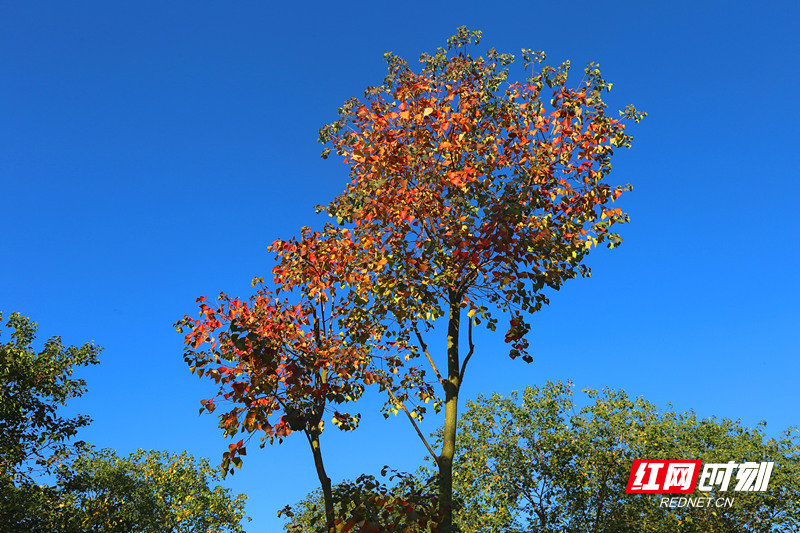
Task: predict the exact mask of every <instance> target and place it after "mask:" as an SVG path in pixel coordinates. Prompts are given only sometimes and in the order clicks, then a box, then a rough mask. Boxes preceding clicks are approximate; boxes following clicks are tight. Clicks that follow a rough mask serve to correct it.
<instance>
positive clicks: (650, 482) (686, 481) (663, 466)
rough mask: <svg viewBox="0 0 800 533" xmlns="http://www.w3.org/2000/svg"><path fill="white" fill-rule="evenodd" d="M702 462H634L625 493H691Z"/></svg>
mask: <svg viewBox="0 0 800 533" xmlns="http://www.w3.org/2000/svg"><path fill="white" fill-rule="evenodd" d="M701 464H702V461H642V460H638V459H637V460H635V461H634V462H633V467H632V468H631V475H630V477H629V478H628V486H627V487H626V488H625V492H634V493H642V492H658V493H691V492H694V488H695V486H696V485H697V476H698V474H699V473H700V465H701Z"/></svg>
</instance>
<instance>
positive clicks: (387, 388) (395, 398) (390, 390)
mask: <svg viewBox="0 0 800 533" xmlns="http://www.w3.org/2000/svg"><path fill="white" fill-rule="evenodd" d="M386 391H387V392H388V393H389V396H391V397H392V400H394V402H395V405H399V406H400V408H401V409H402V410H403V412H404V413H405V414H406V416H407V417H408V420H409V422H411V425H412V426H414V429H415V430H416V432H417V435H419V438H420V439H422V444H424V445H425V447H426V448H427V449H428V453H430V454H431V457H433V459H434V460H436V453H435V452H434V451H433V448H431V445H430V444H428V440H427V439H426V438H425V436H424V435H423V434H422V431H420V429H419V426H418V425H417V421H416V420H414V417H413V416H411V413H410V412H409V411H408V408H407V407H406V405H405V404H404V403H403V402H401V401H400V400H398V399H397V396H395V395H394V392H392V389H391V388H390V387H389V386H387V387H386Z"/></svg>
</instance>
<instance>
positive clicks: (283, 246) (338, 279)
mask: <svg viewBox="0 0 800 533" xmlns="http://www.w3.org/2000/svg"><path fill="white" fill-rule="evenodd" d="M355 247H356V243H354V242H353V241H352V240H351V233H350V231H349V230H347V229H341V228H333V227H330V226H328V227H326V228H325V229H324V231H322V232H317V231H311V230H309V229H306V228H304V229H303V230H302V231H301V236H300V238H298V239H291V240H287V241H282V240H277V241H275V242H274V243H273V244H272V245H271V247H270V250H271V251H272V252H274V254H275V257H276V260H277V264H276V266H275V267H274V269H273V272H272V274H273V275H272V278H273V279H272V282H273V283H272V285H273V286H274V290H270V289H269V288H268V287H267V286H265V285H264V284H263V279H260V278H257V279H254V280H253V284H254V285H260V286H261V288H260V289H259V290H258V291H257V292H256V294H255V295H254V296H252V297H251V298H250V300H249V301H242V300H240V299H236V298H231V297H229V296H227V295H225V294H221V295H220V296H219V298H218V304H216V305H213V306H212V305H209V304H207V303H206V298H205V297H203V298H199V299H198V302H200V318H199V319H196V318H191V317H188V316H185V317H184V318H183V319H182V320H181V321H179V322H178V323H177V324H176V325H177V327H178V330H179V331H183V330H187V333H186V336H185V342H186V352H185V360H186V362H187V363H188V364H189V365H190V369H191V371H192V372H194V373H196V374H197V375H198V376H200V377H206V378H209V379H212V380H214V382H215V383H217V384H218V385H219V391H218V394H217V396H216V397H214V398H209V399H207V400H203V401H202V402H201V403H202V405H203V407H202V408H201V412H203V411H207V412H214V411H215V410H216V409H217V404H225V405H228V406H229V407H230V408H229V409H228V410H226V411H225V412H223V413H222V414H220V417H219V419H220V427H221V428H222V429H223V431H224V434H225V436H228V437H233V436H234V435H237V434H238V433H244V434H245V437H243V438H242V439H240V440H239V441H238V442H236V443H234V444H231V445H230V446H229V447H228V451H226V452H225V453H224V454H223V466H224V468H225V469H226V470H228V469H230V470H229V471H230V472H231V473H232V472H233V471H234V470H233V468H232V467H239V466H241V462H242V459H241V456H242V455H244V454H245V453H246V444H247V441H248V440H249V439H250V438H252V437H253V436H254V435H258V436H259V438H260V441H261V446H262V447H263V446H264V445H265V444H266V443H267V442H269V443H272V442H274V441H275V440H276V439H277V440H278V441H279V442H280V441H282V440H283V439H284V438H286V437H287V436H289V435H290V434H291V433H292V432H301V433H303V434H304V435H305V437H306V439H307V440H308V443H309V446H310V448H311V452H312V455H313V459H314V465H315V467H316V471H317V475H318V478H319V482H320V487H321V490H322V492H323V495H324V502H325V522H326V527H327V529H328V530H333V528H334V525H335V524H334V521H335V514H334V505H333V497H332V493H331V480H330V478H329V477H328V475H327V473H326V471H325V466H324V462H323V457H322V448H321V444H320V436H321V434H322V431H323V429H324V426H325V419H324V415H325V413H326V412H328V411H330V413H329V414H331V415H332V417H331V421H332V422H333V424H334V425H336V426H338V428H339V429H341V430H352V429H355V428H356V427H357V425H358V421H359V415H358V414H350V413H347V412H340V411H339V410H337V409H336V408H335V406H337V405H341V404H345V403H347V402H351V401H354V400H356V399H358V398H359V397H360V396H361V394H362V392H363V390H364V387H365V384H367V383H369V375H370V374H369V371H368V368H369V365H370V362H371V361H372V360H373V359H375V358H379V357H380V353H382V351H387V353H388V350H390V348H389V347H385V346H382V345H380V344H379V343H377V342H372V339H375V338H378V337H379V336H380V331H379V330H376V329H374V328H373V325H372V322H371V321H370V320H369V319H368V317H364V316H357V315H354V314H353V313H352V309H353V308H354V305H353V302H352V299H353V298H354V297H355V295H354V293H353V292H352V291H350V290H348V289H347V286H348V285H352V284H360V283H364V282H365V279H361V278H363V277H364V276H365V274H364V273H363V272H359V271H358V270H357V269H354V268H350V266H349V265H351V264H352V262H353V255H354V253H355V252H356V250H355ZM345 265H348V268H345ZM281 293H283V294H284V295H285V296H284V297H283V298H281V296H280V295H281ZM355 318H358V319H359V320H358V321H355ZM345 332H347V334H345ZM351 338H354V339H356V340H355V341H351ZM217 400H218V401H217Z"/></svg>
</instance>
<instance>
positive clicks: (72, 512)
mask: <svg viewBox="0 0 800 533" xmlns="http://www.w3.org/2000/svg"><path fill="white" fill-rule="evenodd" d="M220 479H221V472H220V470H219V469H218V468H211V467H210V465H209V463H208V461H207V460H206V459H200V460H199V461H196V460H195V459H194V457H192V456H191V455H190V454H188V453H186V452H183V453H181V454H173V453H169V452H159V451H144V450H139V451H137V452H136V453H133V454H131V455H130V456H128V457H125V458H120V457H117V456H116V454H115V453H114V452H113V451H111V450H102V451H100V452H97V453H93V454H90V455H86V456H81V457H79V458H77V459H76V460H75V461H74V462H73V463H72V464H71V465H70V468H69V469H68V470H66V471H65V472H64V475H63V479H62V480H61V482H60V486H61V488H62V501H61V502H60V505H61V506H62V509H63V510H64V513H63V514H64V517H65V522H66V524H65V526H64V529H65V530H66V531H83V532H89V531H97V532H120V533H129V532H137V533H167V532H169V533H193V532H201V531H202V532H204V533H223V532H231V533H240V532H242V531H243V529H242V526H241V521H242V520H243V518H244V502H245V496H244V495H241V494H240V495H237V496H235V497H232V496H231V495H230V494H229V492H230V491H229V489H225V488H223V487H220V486H219V485H217V486H213V487H212V486H211V483H213V482H218V481H219V480H220Z"/></svg>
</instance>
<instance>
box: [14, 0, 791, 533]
mask: <svg viewBox="0 0 800 533" xmlns="http://www.w3.org/2000/svg"><path fill="white" fill-rule="evenodd" d="M266 5H267V3H266V2H235V3H217V2H214V3H212V2H128V1H125V2H99V1H92V2H90V1H86V2H37V1H27V2H7V1H4V2H0V217H1V220H2V231H0V310H2V311H4V312H5V313H6V315H7V314H8V313H10V312H11V311H20V312H22V313H23V314H25V315H28V316H30V317H32V318H33V319H34V320H36V321H38V322H39V323H40V325H41V329H40V340H42V341H43V340H44V339H45V338H47V337H50V336H52V335H62V336H63V338H64V341H65V342H67V343H70V344H81V343H83V342H86V341H88V340H94V341H95V342H96V343H97V344H99V345H101V346H103V347H105V351H104V352H103V354H102V363H101V365H99V366H97V367H95V368H92V369H90V370H88V371H84V372H81V375H82V376H83V377H85V378H86V379H87V380H88V384H89V392H88V393H87V394H86V395H85V397H84V398H82V399H80V400H79V401H76V402H74V404H73V406H72V407H73V408H74V409H76V410H78V411H80V412H86V413H88V414H90V415H91V416H92V417H93V418H94V423H93V424H92V426H91V427H90V428H88V429H87V430H85V431H84V432H83V437H84V438H85V439H86V440H88V441H90V442H92V443H93V444H95V445H97V446H100V447H112V448H116V449H117V450H118V451H119V452H120V453H128V452H130V451H133V450H135V449H136V448H140V447H141V448H158V449H169V450H174V451H179V450H183V449H187V450H189V451H190V452H191V453H193V454H195V455H198V456H206V457H210V458H211V459H212V461H217V460H218V459H219V457H220V454H221V453H222V451H223V450H224V449H225V444H226V442H225V441H223V439H222V436H221V433H220V431H219V430H218V429H217V427H216V419H215V418H213V417H212V416H202V417H198V414H197V410H198V408H199V404H198V401H199V399H200V398H204V397H208V396H211V395H212V394H213V391H214V388H213V387H212V383H211V382H206V381H199V380H198V379H197V378H196V377H195V376H192V375H190V374H189V372H188V369H187V367H186V365H185V364H184V362H183V359H182V345H181V340H182V339H181V336H180V335H179V334H177V333H176V332H175V331H174V329H173V328H172V324H173V323H174V322H175V321H176V320H177V319H179V318H180V317H181V316H182V315H183V314H184V313H194V312H195V309H196V307H195V303H194V301H195V298H196V297H197V296H199V295H209V296H214V295H216V294H217V293H219V292H220V291H221V290H224V291H226V292H228V293H230V294H234V295H241V296H246V295H248V294H249V292H250V285H249V282H250V279H251V278H252V277H253V276H255V275H266V274H268V266H269V265H268V255H267V252H266V247H267V245H268V244H269V243H270V242H272V241H273V240H274V239H276V238H278V237H290V236H292V235H294V234H296V233H297V231H298V229H299V228H300V227H301V226H303V225H309V224H319V223H320V219H319V218H318V217H316V216H315V215H314V210H313V206H314V205H315V204H319V203H324V202H326V201H327V200H328V199H330V198H331V197H332V196H333V195H334V194H336V193H337V192H338V191H340V190H341V189H342V187H343V185H344V183H345V181H346V168H345V167H344V166H343V165H342V164H341V163H339V162H337V161H335V160H334V159H333V158H332V159H331V160H328V161H323V160H321V159H320V158H319V152H320V148H321V147H320V146H319V145H318V144H317V143H316V138H317V131H318V128H319V127H320V126H321V125H322V124H324V123H326V122H329V121H331V120H333V119H334V118H335V112H336V109H337V107H338V106H339V105H340V104H341V103H342V102H343V101H344V100H345V99H346V98H348V97H350V96H352V95H359V94H361V93H362V91H363V89H364V88H365V87H366V86H367V85H370V84H376V83H378V82H379V81H380V80H381V79H382V77H383V75H384V72H385V65H384V63H383V61H382V59H381V57H382V55H383V53H384V52H386V51H388V50H391V51H393V52H395V53H397V54H399V55H401V56H403V57H406V58H408V59H410V60H414V59H415V58H417V57H418V56H419V54H420V53H421V52H423V51H429V52H430V51H433V50H434V49H435V48H436V47H437V46H441V45H443V44H444V41H445V39H446V38H447V36H448V35H450V34H452V33H453V32H454V30H455V29H456V27H457V26H460V25H467V26H469V27H471V28H477V29H481V30H483V32H484V40H483V43H482V44H481V47H482V49H485V48H486V47H489V46H493V47H496V48H497V49H498V50H500V51H508V52H512V53H514V52H518V51H519V49H520V48H523V47H525V48H534V49H543V50H545V51H546V52H547V54H548V57H549V59H550V60H551V61H552V62H554V63H558V62H561V61H563V60H565V59H571V60H572V62H573V65H574V66H575V67H576V73H579V72H580V69H581V67H582V65H584V64H585V63H586V62H587V61H590V60H591V61H596V62H598V63H599V64H600V66H601V68H602V70H603V73H604V74H605V76H606V78H607V79H608V80H609V81H611V82H613V83H614V90H613V91H612V93H611V95H610V104H611V106H612V107H617V108H621V107H624V105H626V104H628V103H634V104H636V105H637V107H639V108H641V109H643V110H646V111H647V112H648V113H649V114H650V116H649V117H648V118H647V119H646V120H645V121H644V122H642V123H641V124H639V125H638V126H636V128H635V129H634V135H635V137H636V139H635V141H634V147H633V149H632V150H631V151H624V152H621V153H620V154H619V156H618V158H617V159H616V161H615V166H614V172H613V173H612V175H611V181H612V182H613V183H627V182H631V183H633V185H634V191H633V192H632V193H629V194H626V195H625V197H624V203H623V206H624V207H625V208H626V209H627V210H628V212H629V213H630V214H631V219H632V222H631V224H629V225H627V226H626V227H624V228H623V237H624V238H625V243H624V244H623V246H622V247H621V248H620V249H618V250H615V251H608V250H606V249H599V250H597V251H596V252H595V253H594V254H593V257H591V258H590V260H589V263H590V265H591V266H592V267H593V269H594V276H593V277H592V278H591V279H589V280H576V281H573V282H571V283H569V284H568V285H567V287H566V288H565V289H563V290H562V291H561V292H560V293H558V294H554V295H552V305H551V306H550V307H549V308H547V309H546V310H544V311H543V312H541V313H540V314H539V316H537V317H535V319H534V330H533V337H532V339H533V343H532V344H533V354H534V356H535V361H534V363H533V364H531V365H525V364H524V363H522V362H521V361H509V360H508V358H507V357H506V356H505V355H504V348H505V346H504V345H503V343H502V339H501V336H502V335H500V334H498V335H496V336H491V335H484V336H481V337H480V338H479V343H478V347H477V350H478V351H477V354H476V356H475V357H474V358H473V363H471V365H472V366H471V367H470V368H469V369H468V371H467V376H466V383H465V385H464V389H463V391H464V392H463V394H462V396H464V397H465V398H471V397H474V396H476V395H477V394H478V393H480V392H492V391H499V392H503V393H507V392H510V391H511V390H514V389H520V388H522V387H524V386H525V385H529V384H542V383H544V382H545V381H546V380H548V379H572V380H573V381H574V382H575V383H576V386H577V388H578V389H580V388H583V387H593V388H602V387H604V386H609V387H614V388H624V389H625V390H626V391H628V392H629V393H630V394H631V395H634V396H638V395H643V396H645V397H646V398H647V399H649V400H651V401H653V402H655V403H657V404H658V405H661V406H665V405H666V404H667V403H668V402H672V403H673V404H674V405H675V407H676V408H677V409H680V410H684V409H689V408H694V409H695V410H696V411H697V412H698V413H699V414H700V415H703V416H710V415H715V416H719V417H729V418H734V419H736V418H741V419H742V420H743V422H744V423H746V424H749V425H752V424H755V423H756V422H758V421H759V420H762V419H765V420H767V422H768V423H769V426H768V430H769V431H770V432H772V433H775V434H777V433H778V432H779V431H780V430H782V429H785V428H786V427H788V426H791V425H795V424H797V422H798V415H797V406H798V405H800V387H798V384H797V380H798V376H800V362H799V358H798V356H799V355H800V350H799V349H798V337H797V335H798V327H797V324H798V321H799V320H798V319H800V312H799V311H798V304H797V302H798V301H800V282H798V273H800V261H799V260H798V259H799V253H798V246H797V242H796V241H797V238H798V230H800V217H799V216H798V215H800V209H798V205H800V204H798V198H800V185H798V177H799V176H798V164H797V161H796V158H797V154H798V148H797V147H798V141H799V140H800V135H799V134H798V130H797V124H798V122H800V116H799V115H800V111H799V110H800V107H798V105H797V102H796V100H797V97H798V96H800V75H798V72H800V71H798V69H797V58H798V57H800V46H799V43H800V40H798V39H797V35H796V30H797V27H798V21H800V8H798V4H797V3H796V2H765V3H761V4H760V5H756V3H755V2H749V3H744V2H731V1H724V2H723V1H717V2H691V3H689V2H661V3H658V5H657V4H656V3H650V2H602V3H601V2H580V1H579V2H570V3H560V2H519V3H508V2H503V1H496V2H490V3H486V2H458V3H451V4H436V5H430V4H428V3H426V2H409V3H398V2H394V3H391V4H380V3H373V2H363V3H357V4H351V3H345V2H316V3H303V4H300V3H293V2H285V3H280V4H278V3H272V5H270V6H269V7H266ZM223 6H224V7H223ZM520 6H524V7H520ZM439 344H440V345H441V344H442V343H441V342H439ZM438 348H441V346H438ZM376 407H377V399H376V397H374V396H370V397H368V398H367V399H366V401H365V402H364V404H363V407H362V412H363V413H364V419H363V423H362V428H361V429H360V430H359V431H358V432H357V433H355V434H346V435H339V434H337V433H336V432H335V430H333V429H331V430H329V431H328V432H326V434H325V440H326V442H325V443H324V445H325V450H324V453H325V454H326V459H327V463H328V469H329V474H330V475H331V477H332V478H333V479H334V481H338V480H341V479H343V478H348V477H350V478H352V477H355V476H356V475H357V474H359V473H361V472H369V473H377V472H378V471H379V470H380V468H381V467H382V466H383V465H384V464H389V465H391V466H393V467H396V468H400V469H414V468H415V467H416V465H418V464H419V463H420V461H421V458H422V456H423V455H424V449H423V447H422V446H421V444H419V442H418V441H417V440H416V437H415V436H414V435H413V433H412V432H411V430H410V428H409V427H408V426H407V422H406V421H405V420H402V419H400V418H397V419H390V420H389V421H384V420H383V418H382V417H381V416H379V415H377V414H376ZM436 423H437V422H436V421H433V420H432V421H431V423H430V424H429V429H431V430H432V429H433V428H434V427H435V424H436ZM226 483H227V485H228V486H230V487H231V488H233V490H234V491H236V492H246V493H247V494H249V496H250V499H249V503H248V512H249V514H250V515H251V516H253V518H254V520H253V522H252V523H251V524H250V527H249V528H248V530H249V531H253V532H261V531H264V532H270V531H278V529H279V526H280V524H281V523H282V521H281V520H279V519H277V518H276V517H275V512H276V510H277V509H279V508H281V507H283V506H284V505H285V504H288V503H293V502H295V501H297V500H298V499H300V498H301V497H302V496H303V495H304V494H306V492H308V491H309V490H311V489H313V488H315V487H316V484H317V481H316V477H315V474H314V471H313V466H312V463H311V457H310V452H309V451H308V445H307V443H306V442H305V441H304V440H303V439H302V437H300V436H298V438H290V439H288V441H287V442H286V443H285V444H283V445H282V446H275V447H273V448H269V447H268V448H266V449H264V450H258V449H257V448H256V447H252V446H251V448H250V453H249V454H248V457H247V460H246V462H245V465H244V468H243V470H242V471H241V472H238V473H237V474H236V475H235V476H234V477H233V478H232V479H229V481H227V482H226Z"/></svg>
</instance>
